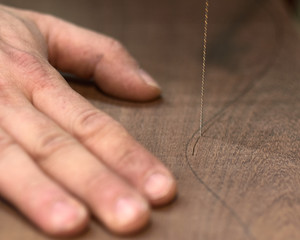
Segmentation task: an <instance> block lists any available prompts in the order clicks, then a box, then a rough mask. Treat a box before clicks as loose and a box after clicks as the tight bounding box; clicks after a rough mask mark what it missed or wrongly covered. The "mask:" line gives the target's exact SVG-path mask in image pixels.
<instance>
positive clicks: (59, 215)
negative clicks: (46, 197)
mask: <svg viewBox="0 0 300 240" xmlns="http://www.w3.org/2000/svg"><path fill="white" fill-rule="evenodd" d="M88 221H89V213H88V210H87V209H86V208H85V207H84V206H81V205H80V204H78V203H67V202H56V203H55V204H53V206H52V209H51V213H50V216H49V222H48V224H47V226H45V227H44V230H45V232H48V234H50V235H52V236H59V237H63V236H73V235H76V234H79V233H81V232H82V231H83V230H84V229H85V228H86V227H87V224H88Z"/></svg>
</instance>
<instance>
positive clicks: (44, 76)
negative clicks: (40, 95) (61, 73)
mask: <svg viewBox="0 0 300 240" xmlns="http://www.w3.org/2000/svg"><path fill="white" fill-rule="evenodd" d="M9 61H10V62H11V63H12V65H13V66H14V69H15V71H16V73H17V74H18V75H19V76H23V77H22V82H20V83H21V84H22V85H23V86H25V87H26V89H30V90H35V89H38V90H40V89H41V88H45V87H50V86H51V85H52V82H53V81H49V80H52V79H53V77H55V74H53V68H51V67H50V65H49V64H48V62H46V61H45V59H44V58H42V57H41V56H40V55H39V54H36V53H33V52H26V51H22V50H18V49H13V50H12V49H11V50H10V51H9ZM18 79H19V78H18Z"/></svg>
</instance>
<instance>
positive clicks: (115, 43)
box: [109, 38, 125, 52]
mask: <svg viewBox="0 0 300 240" xmlns="http://www.w3.org/2000/svg"><path fill="white" fill-rule="evenodd" d="M109 45H110V48H111V49H112V50H114V51H116V52H124V51H125V47H124V45H123V44H122V43H121V42H120V41H119V40H117V39H114V38H110V40H109Z"/></svg>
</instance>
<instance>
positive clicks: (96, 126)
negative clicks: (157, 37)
mask: <svg viewBox="0 0 300 240" xmlns="http://www.w3.org/2000/svg"><path fill="white" fill-rule="evenodd" d="M0 36H1V37H0V67H1V71H0V194H1V196H2V197H4V198H6V199H7V200H8V201H10V202H11V203H12V204H14V205H15V206H16V207H17V208H18V209H19V210H20V211H21V212H23V214H25V215H26V216H27V217H28V219H30V220H31V221H32V222H33V223H34V224H35V225H36V226H38V227H39V228H40V229H42V230H43V231H44V232H46V233H48V234H50V235H74V234H76V233H79V232H80V231H82V230H83V229H84V228H85V227H86V226H87V224H88V221H89V218H90V215H91V214H93V215H94V216H95V217H96V218H97V219H98V220H99V221H101V222H102V223H103V224H104V225H105V226H106V227H107V228H108V229H110V230H111V231H113V232H115V233H118V234H128V233H131V232H134V231H137V230H139V229H141V228H142V227H143V226H145V225H146V224H147V222H148V220H149V216H150V208H151V205H152V206H153V205H162V204H166V203H168V202H169V201H170V200H171V199H173V197H174V195H175V192H176V184H175V180H174V178H173V176H172V174H171V173H170V172H169V171H168V170H167V169H166V168H165V167H164V166H163V164H162V163H161V162H160V161H159V160H158V159H157V158H155V157H154V156H153V155H152V154H151V153H149V152H148V151H147V150H145V149H144V148H143V147H142V146H141V145H140V144H139V143H137V142H136V141H135V140H134V139H133V138H132V137H131V136H130V135H129V134H128V133H127V132H126V130H125V129H124V128H123V127H122V126H121V125H120V124H119V123H117V122H116V121H114V120H113V119H112V118H111V117H109V116H107V115H106V114H104V113H103V112H102V111H101V110H99V109H96V108H94V107H93V106H92V105H91V104H90V103H89V102H88V101H87V100H86V99H84V98H83V97H82V96H80V95H79V94H78V93H76V92H74V91H73V90H72V89H71V88H70V87H69V85H68V84H67V83H66V81H65V80H64V79H63V78H62V77H61V76H60V74H59V73H58V72H57V70H56V69H59V70H62V71H65V72H70V73H73V74H76V75H78V76H79V77H81V78H85V79H89V78H91V77H93V78H94V80H95V82H96V83H97V84H98V85H99V87H100V88H101V89H102V90H103V91H105V92H106V93H107V94H110V95H112V96H116V97H118V98H123V99H128V100H134V101H148V100H151V99H154V98H156V97H158V96H159V95H160V88H159V87H158V85H157V84H156V83H155V81H154V80H153V79H152V78H151V77H150V76H149V75H148V74H147V73H146V72H145V71H143V70H141V69H140V68H139V66H138V64H137V62H136V61H135V60H134V59H133V58H132V57H131V56H130V55H129V53H128V52H127V51H126V50H125V49H124V47H123V46H122V45H121V44H120V43H119V42H118V41H116V40H114V39H112V38H110V37H107V36H105V35H101V34H98V33H95V32H92V31H89V30H86V29H83V28H80V27H78V26H75V25H73V24H71V23H67V22H65V21H63V20H61V19H58V18H55V17H53V16H50V15H45V14H41V13H37V12H32V11H25V10H19V9H14V8H9V7H6V6H3V5H0Z"/></svg>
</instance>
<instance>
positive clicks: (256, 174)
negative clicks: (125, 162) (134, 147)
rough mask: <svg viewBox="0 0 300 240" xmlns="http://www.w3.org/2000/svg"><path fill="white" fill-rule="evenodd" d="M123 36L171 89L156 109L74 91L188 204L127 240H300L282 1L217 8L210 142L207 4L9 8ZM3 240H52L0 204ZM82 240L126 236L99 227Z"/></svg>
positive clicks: (298, 108) (293, 63)
mask: <svg viewBox="0 0 300 240" xmlns="http://www.w3.org/2000/svg"><path fill="white" fill-rule="evenodd" d="M1 2H2V3H6V4H11V5H12V4H13V5H15V6H19V7H27V8H32V9H36V10H40V11H45V12H50V13H53V14H55V15H58V16H60V17H63V18H65V19H68V20H70V21H73V22H76V23H78V24H80V25H83V26H86V27H89V28H92V29H94V30H96V31H99V32H104V33H106V34H109V35H112V36H114V37H116V38H118V39H120V40H121V41H122V42H123V43H124V44H125V45H126V46H127V47H128V48H129V50H130V51H131V52H132V53H133V55H134V56H135V57H136V58H137V59H139V60H140V62H141V64H142V65H143V66H144V67H145V68H146V69H147V70H148V71H149V72H151V73H152V74H153V75H154V76H155V77H156V79H157V80H158V81H159V82H160V84H161V85H162V87H163V89H164V94H163V98H162V99H160V100H157V101H155V102H151V103H144V104H139V103H130V102H123V101H120V100H116V99H112V98H110V97H108V96H105V95H103V94H102V93H101V92H99V91H98V90H97V89H96V88H95V87H94V86H92V85H81V84H77V83H72V84H71V85H72V87H73V88H74V89H75V90H77V91H78V92H80V93H81V94H82V95H84V96H85V97H87V98H88V99H89V100H90V101H91V102H92V103H93V104H94V105H95V106H96V107H98V108H101V109H102V110H104V111H106V112H107V113H109V114H110V115H112V116H113V117H114V118H115V119H117V120H118V121H120V122H121V123H122V124H123V125H124V126H125V127H126V128H127V129H128V130H129V131H130V132H131V134H132V135H133V136H134V137H135V138H136V139H138V140H139V141H140V142H141V143H142V144H144V145H145V146H146V147H147V148H148V149H149V150H151V151H152V152H153V153H154V154H155V155H157V156H158V157H159V158H160V159H161V160H162V161H163V162H164V163H165V164H166V165H167V166H168V167H169V168H170V169H172V171H173V172H174V174H175V176H176V178H177V180H178V184H179V195H178V198H177V200H176V201H175V202H173V203H172V204H170V205H169V206H166V207H163V208H160V209H155V210H154V213H153V217H152V222H151V224H150V226H149V227H148V228H147V229H145V230H144V231H143V232H141V233H140V234H138V235H136V236H132V237H128V238H124V239H157V240H160V239H172V240H173V239H176V240H177V239H179V240H180V239H189V240H192V239H195V240H198V239H205V240H218V239H222V240H239V239H257V240H269V239H272V240H273V239H274V240H286V239H289V240H293V239H295V240H297V239H300V228H299V225H300V191H299V186H300V173H299V172H300V162H299V160H300V151H299V149H300V80H299V79H300V37H299V34H298V32H297V31H296V30H295V26H294V23H293V22H292V18H291V17H290V16H289V15H288V11H287V10H286V8H285V5H284V4H283V3H282V1H279V0H227V1H211V6H210V13H211V15H210V22H209V40H208V47H209V48H208V73H207V82H206V86H207V87H206V93H205V115H204V116H205V117H204V120H205V125H204V136H202V137H199V134H198V132H197V131H198V125H199V110H200V109H199V103H200V97H199V96H200V95H199V93H200V89H201V86H200V77H201V64H202V62H201V52H202V49H201V47H202V35H203V32H202V30H203V13H204V12H203V10H204V9H203V7H204V1H198V0H191V1H180V0H172V1H171V0H164V1H161V0H152V1H148V0H147V1H138V0H129V1H117V0H101V1H96V0H89V1H84V0H76V1H75V0H72V1H71V0H65V1H59V0H53V1H46V0H28V1H26V3H24V2H23V1H21V0H6V1H1ZM0 239H9V240H17V239H22V240H42V239H52V238H50V237H47V236H45V235H43V234H42V233H40V232H39V231H38V230H36V229H35V228H34V227H33V226H32V225H31V224H30V223H29V222H28V221H27V220H26V219H25V218H23V217H22V216H21V215H20V214H19V213H18V212H17V211H16V210H15V209H13V208H12V207H11V206H9V205H8V204H7V203H5V202H0ZM74 239H78V240H81V239H87V240H94V239H108V240H109V239H118V237H117V236H113V235H111V234H110V233H108V232H107V231H106V230H105V229H104V228H103V227H102V226H101V224H100V223H97V222H96V221H93V222H92V224H91V226H90V228H89V230H88V231H87V232H86V233H84V234H83V235H82V236H79V237H76V238H74Z"/></svg>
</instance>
